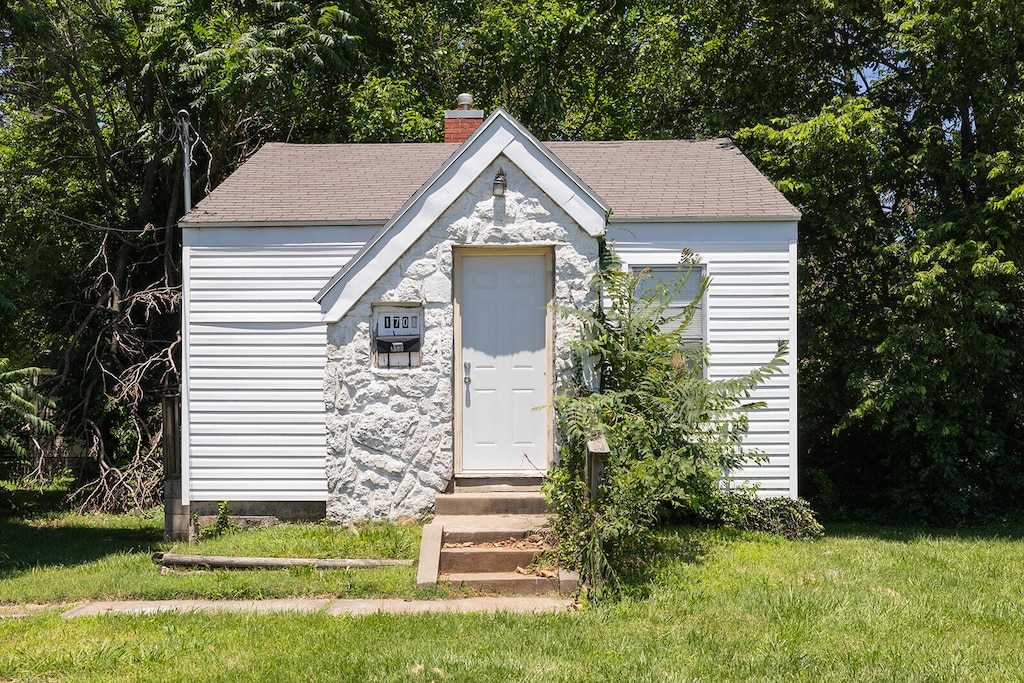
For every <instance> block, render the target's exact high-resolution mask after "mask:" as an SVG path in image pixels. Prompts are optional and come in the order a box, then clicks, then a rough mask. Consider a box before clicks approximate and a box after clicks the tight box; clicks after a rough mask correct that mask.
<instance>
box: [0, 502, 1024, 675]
mask: <svg viewBox="0 0 1024 683" xmlns="http://www.w3.org/2000/svg"><path fill="white" fill-rule="evenodd" d="M0 524H2V526H0V544H2V546H3V547H2V548H0V556H4V555H6V557H5V558H4V561H3V562H4V563H3V565H2V569H0V600H2V601H5V602H12V601H14V602H26V601H41V600H75V599H80V598H83V597H90V598H94V597H116V598H124V597H147V598H154V597H172V596H175V597H225V598H231V597H246V598H251V597H271V596H275V597H276V596H283V595H310V596H312V595H337V596H355V595H374V596H377V595H405V596H409V597H412V596H413V595H415V589H414V588H412V585H413V581H414V579H413V577H412V570H411V569H410V568H389V569H387V570H384V571H380V572H378V571H377V570H348V571H342V572H337V571H331V572H317V571H310V570H302V571H260V572H244V571H238V572H225V571H221V572H209V571H207V572H171V573H164V574H161V572H160V569H159V568H158V567H156V566H155V565H152V564H151V563H150V562H149V554H150V552H152V551H153V550H155V549H159V548H166V547H167V546H166V545H165V544H163V543H162V542H161V541H160V518H159V517H158V516H157V515H155V514H154V515H148V516H137V517H131V516H129V517H85V518H76V517H73V516H67V515H64V516H55V517H49V518H47V517H42V518H35V519H33V520H31V521H25V520H20V521H19V520H7V521H4V522H0ZM418 534H419V528H418V527H415V526H413V527H399V526H392V525H374V526H371V527H366V528H365V529H363V530H362V531H361V532H360V534H359V535H358V536H353V535H351V534H350V533H349V532H348V531H346V530H343V529H342V530H338V529H334V528H331V527H328V526H326V525H312V526H305V527H283V528H279V529H267V530H263V531H260V532H256V533H250V532H246V533H241V534H232V535H228V536H225V537H222V538H219V539H215V540H212V541H209V542H205V543H204V544H201V545H200V546H198V547H194V546H193V547H190V548H189V550H190V551H191V552H202V553H207V554H230V553H239V554H251V555H295V554H311V555H319V556H343V555H348V556H353V555H358V556H378V557H385V556H387V557H413V556H415V554H416V545H417V543H418ZM1022 538H1024V529H1019V528H1000V529H987V530H975V531H951V532H939V531H935V530H931V531H915V530H900V529H888V528H873V527H834V528H831V529H829V534H828V536H827V537H826V538H824V539H822V540H819V541H813V542H808V541H787V540H784V539H781V538H777V537H770V536H765V535H761V534H752V533H742V532H727V531H716V530H695V529H687V528H673V529H666V530H663V531H662V532H660V535H659V548H658V551H657V552H656V553H655V554H654V555H653V557H652V561H651V563H650V565H649V567H648V568H647V572H646V575H645V576H643V577H641V578H640V579H638V580H637V581H635V582H633V583H632V584H631V585H630V586H629V588H628V591H627V597H626V598H625V599H624V600H622V601H621V602H619V603H617V604H615V605H611V606H600V607H595V606H590V607H587V608H585V609H584V610H582V611H579V612H570V613H564V614H546V615H511V614H498V615H487V614H470V615H450V616H449V615H419V616H392V615H376V616H371V617H329V616H326V615H322V614H314V615H288V614H276V615H262V616H256V615H230V614H220V615H218V614H189V615H180V614H178V615H173V614H163V615H152V616H107V617H95V618H79V619H74V620H69V621H65V620H62V619H60V617H59V615H58V614H57V613H56V612H47V613H43V614H38V615H35V616H31V617H27V618H17V619H5V620H0V680H6V679H11V680H25V681H34V680H59V679H68V680H198V679H203V680H271V681H277V680H280V681H286V680H287V681H292V680H310V681H315V680H324V681H327V680H331V681H335V680H353V681H373V680H377V681H429V680H435V681H441V680H450V681H506V680H510V681H580V680H607V681H672V680H679V681H693V680H702V681H729V680H736V681H750V680H815V681H818V680H822V681H824V680H828V681H834V680H843V681H845V680H856V681H965V680H968V681H969V680H976V681H999V680H1005V681H1020V680H1024V540H1022ZM350 544H354V545H350ZM12 552H13V555H12ZM12 557H13V558H15V559H12Z"/></svg>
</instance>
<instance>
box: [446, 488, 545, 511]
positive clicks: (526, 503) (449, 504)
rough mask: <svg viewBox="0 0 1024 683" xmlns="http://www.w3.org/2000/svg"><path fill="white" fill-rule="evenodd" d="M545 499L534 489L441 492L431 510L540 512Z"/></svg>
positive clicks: (543, 509)
mask: <svg viewBox="0 0 1024 683" xmlns="http://www.w3.org/2000/svg"><path fill="white" fill-rule="evenodd" d="M548 511H549V508H548V502H547V500H545V498H544V496H542V495H541V494H540V493H538V492H536V491H510V492H505V491H492V492H483V493H443V494H440V495H438V496H437V498H436V499H435V501H434V514H435V515H437V516H442V515H444V516H447V515H540V514H545V513H547V512H548Z"/></svg>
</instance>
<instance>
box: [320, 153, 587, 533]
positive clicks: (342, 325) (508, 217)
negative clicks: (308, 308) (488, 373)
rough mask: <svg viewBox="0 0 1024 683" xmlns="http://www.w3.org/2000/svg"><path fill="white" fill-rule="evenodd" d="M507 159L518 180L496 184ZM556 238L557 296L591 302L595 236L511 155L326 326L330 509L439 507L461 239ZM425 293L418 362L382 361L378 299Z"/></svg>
mask: <svg viewBox="0 0 1024 683" xmlns="http://www.w3.org/2000/svg"><path fill="white" fill-rule="evenodd" d="M499 167H502V168H504V170H505V172H506V176H507V178H508V190H507V192H506V196H505V197H504V198H495V197H493V196H492V195H491V186H492V179H493V178H494V174H495V173H496V172H497V170H498V168H499ZM463 245H466V246H472V245H481V246H483V245H486V246H495V245H510V246H548V247H550V248H551V249H552V250H553V252H554V262H555V304H556V305H557V306H577V307H581V308H590V309H593V308H594V307H595V306H596V296H595V294H593V293H592V292H591V291H590V278H591V276H592V273H593V272H594V270H595V269H596V268H597V266H598V245H597V240H596V239H594V238H593V237H591V236H589V235H588V234H587V233H586V232H584V231H583V230H581V229H580V228H579V226H577V225H576V224H575V223H574V222H573V221H572V219H571V218H570V217H569V216H568V215H567V214H566V213H565V212H564V211H562V210H561V208H560V207H558V205H557V204H555V203H554V202H553V201H552V200H551V199H550V198H549V197H547V196H546V195H545V194H544V193H543V192H542V191H541V190H540V188H538V187H537V186H536V185H534V184H533V183H532V182H531V181H530V180H529V179H528V178H527V177H526V176H525V175H523V174H522V173H521V172H520V171H519V170H518V169H517V168H516V167H515V166H514V165H513V164H512V163H511V162H510V161H509V160H508V159H505V158H499V159H498V160H496V161H495V163H494V164H493V165H492V166H491V167H490V168H488V169H487V170H485V171H484V172H483V173H482V174H481V175H480V177H479V178H478V179H477V181H475V182H474V183H473V184H472V185H471V187H470V188H469V189H468V190H467V192H466V193H464V194H463V195H462V196H461V197H460V198H459V199H458V200H457V201H456V202H455V203H454V204H453V205H452V206H450V207H449V208H448V210H447V211H445V212H444V214H442V216H441V217H440V218H439V219H438V221H437V222H436V223H435V224H434V225H433V226H431V228H430V229H429V230H428V231H427V232H426V233H425V234H424V235H423V236H422V237H421V238H420V239H419V240H418V241H417V242H416V244H414V245H413V247H412V248H411V249H410V250H409V251H408V252H407V253H406V254H405V255H404V256H403V257H402V258H401V259H400V260H399V262H398V263H396V264H395V265H394V266H392V268H391V269H390V270H388V272H387V273H386V274H385V275H384V277H382V278H381V280H380V281H379V282H378V283H377V284H376V285H374V287H372V288H371V289H370V290H369V291H368V292H367V293H366V295H365V296H364V297H363V298H362V299H361V300H360V301H359V302H358V303H357V304H356V305H355V306H354V307H353V308H352V309H351V311H350V312H349V313H348V315H346V316H345V317H344V318H343V319H342V320H340V321H338V322H337V323H334V324H332V325H330V326H328V330H327V353H328V356H327V368H326V374H325V382H324V391H325V402H326V408H327V451H328V452H327V491H328V500H327V517H328V519H331V520H334V521H343V520H354V519H397V518H399V517H402V516H407V515H408V516H415V515H419V514H422V513H423V512H424V511H427V510H429V509H431V508H432V507H433V504H434V496H435V495H436V493H437V492H439V491H443V490H444V489H445V487H446V486H447V484H448V482H449V481H450V479H451V478H452V475H453V466H454V459H453V443H452V424H453V410H454V408H453V403H452V402H453V396H452V391H453V355H454V327H453V324H454V320H453V303H452V297H453V289H452V270H453V248H454V247H456V246H463ZM383 302H404V303H418V304H420V305H422V306H423V310H424V321H423V322H424V330H423V335H424V337H423V348H422V352H421V353H422V362H421V365H420V367H417V368H407V369H393V370H384V369H377V368H374V367H373V358H372V355H371V348H370V342H371V336H370V324H371V319H372V304H374V303H383ZM555 320H556V324H555V334H554V337H555V353H554V357H555V368H554V370H555V373H556V374H555V377H556V379H557V380H558V381H559V382H561V381H564V380H565V379H567V378H568V376H569V375H570V374H571V372H572V356H571V354H570V352H569V350H568V346H567V344H568V342H569V341H570V340H571V339H574V338H577V337H578V335H579V329H578V328H577V326H576V323H575V321H573V320H569V319H567V318H565V317H564V316H556V317H555Z"/></svg>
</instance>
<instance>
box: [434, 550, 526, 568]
mask: <svg viewBox="0 0 1024 683" xmlns="http://www.w3.org/2000/svg"><path fill="white" fill-rule="evenodd" d="M540 552H541V551H540V550H538V549H526V550H520V549H516V548H442V549H441V563H440V570H441V573H470V572H472V573H492V572H514V571H515V570H516V567H528V566H530V565H531V564H532V563H533V561H534V560H535V559H537V556H538V555H539V554H540Z"/></svg>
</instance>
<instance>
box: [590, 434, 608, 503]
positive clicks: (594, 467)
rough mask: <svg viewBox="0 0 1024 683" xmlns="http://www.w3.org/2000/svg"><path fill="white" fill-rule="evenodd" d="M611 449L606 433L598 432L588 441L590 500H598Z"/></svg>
mask: <svg viewBox="0 0 1024 683" xmlns="http://www.w3.org/2000/svg"><path fill="white" fill-rule="evenodd" d="M609 455H611V449H610V448H609V447H608V441H607V439H605V438H604V434H598V435H597V436H595V437H594V438H593V439H590V440H589V441H587V463H586V470H587V483H588V484H589V485H590V500H597V496H598V494H599V493H600V492H601V480H602V479H604V468H605V465H607V464H608V456H609Z"/></svg>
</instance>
